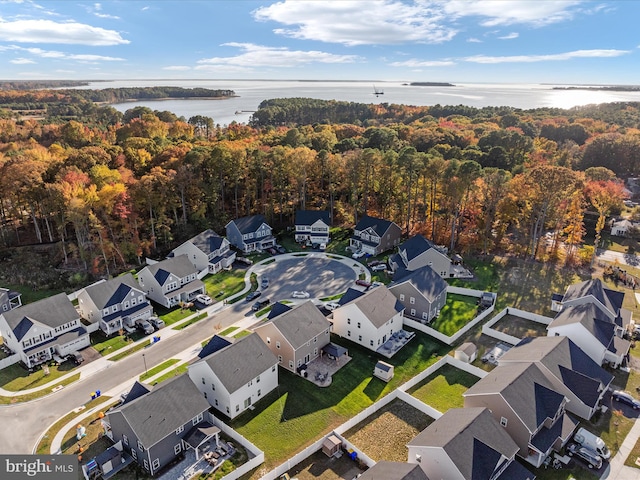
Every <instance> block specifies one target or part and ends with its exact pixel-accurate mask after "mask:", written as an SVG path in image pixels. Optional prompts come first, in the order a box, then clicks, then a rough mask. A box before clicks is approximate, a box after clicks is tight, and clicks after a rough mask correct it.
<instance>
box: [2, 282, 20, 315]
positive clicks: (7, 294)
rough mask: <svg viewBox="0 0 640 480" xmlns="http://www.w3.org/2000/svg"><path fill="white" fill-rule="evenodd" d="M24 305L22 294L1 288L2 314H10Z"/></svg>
mask: <svg viewBox="0 0 640 480" xmlns="http://www.w3.org/2000/svg"><path fill="white" fill-rule="evenodd" d="M21 305H22V294H21V293H20V292H14V291H13V290H9V289H7V288H0V313H1V312H8V311H9V310H12V309H14V308H18V307H19V306H21Z"/></svg>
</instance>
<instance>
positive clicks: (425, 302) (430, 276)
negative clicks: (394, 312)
mask: <svg viewBox="0 0 640 480" xmlns="http://www.w3.org/2000/svg"><path fill="white" fill-rule="evenodd" d="M395 278H398V279H397V280H394V282H393V283H391V284H390V285H388V287H387V288H388V289H389V291H390V292H391V293H393V295H394V296H395V297H396V298H397V299H398V300H399V301H400V303H402V305H404V307H405V311H404V315H405V317H408V318H410V319H412V320H416V321H418V322H422V323H430V322H431V320H433V318H434V317H436V316H437V315H438V314H439V313H440V310H442V308H443V307H444V305H445V303H446V302H447V282H445V281H444V280H443V279H442V277H441V276H440V275H438V274H437V273H436V272H435V271H434V270H433V269H432V268H431V267H421V268H419V269H418V270H415V271H413V272H411V271H407V270H404V269H400V270H398V271H397V272H396V274H395V275H394V279H395Z"/></svg>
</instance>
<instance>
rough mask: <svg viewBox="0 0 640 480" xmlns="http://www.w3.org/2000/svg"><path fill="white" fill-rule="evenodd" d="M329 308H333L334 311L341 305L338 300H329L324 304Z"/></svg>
mask: <svg viewBox="0 0 640 480" xmlns="http://www.w3.org/2000/svg"><path fill="white" fill-rule="evenodd" d="M324 306H325V307H326V308H327V310H331V311H332V312H333V311H334V310H335V309H336V308H338V307H339V306H340V304H339V303H338V302H329V303H326V304H325V305H324Z"/></svg>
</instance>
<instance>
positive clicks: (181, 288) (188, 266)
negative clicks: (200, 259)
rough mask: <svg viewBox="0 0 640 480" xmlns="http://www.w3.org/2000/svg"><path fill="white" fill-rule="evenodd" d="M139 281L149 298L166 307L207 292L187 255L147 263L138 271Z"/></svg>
mask: <svg viewBox="0 0 640 480" xmlns="http://www.w3.org/2000/svg"><path fill="white" fill-rule="evenodd" d="M138 283H139V284H140V287H142V290H143V291H144V292H145V293H146V294H147V297H148V298H150V299H151V300H153V301H154V302H156V303H159V304H160V305H162V306H163V307H166V308H172V307H175V306H176V305H179V304H180V303H181V302H190V301H192V300H193V299H194V298H195V297H196V295H199V294H201V293H206V288H205V285H204V283H202V280H199V279H198V270H196V267H194V266H193V264H192V263H191V262H190V261H189V259H188V258H187V256H186V255H179V256H177V257H174V258H168V259H167V260H163V261H161V262H158V263H154V264H153V265H147V266H146V267H144V268H143V269H142V270H140V272H139V273H138Z"/></svg>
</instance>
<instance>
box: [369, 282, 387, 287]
mask: <svg viewBox="0 0 640 480" xmlns="http://www.w3.org/2000/svg"><path fill="white" fill-rule="evenodd" d="M382 285H384V283H382V282H371V286H372V287H381V286H382Z"/></svg>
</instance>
